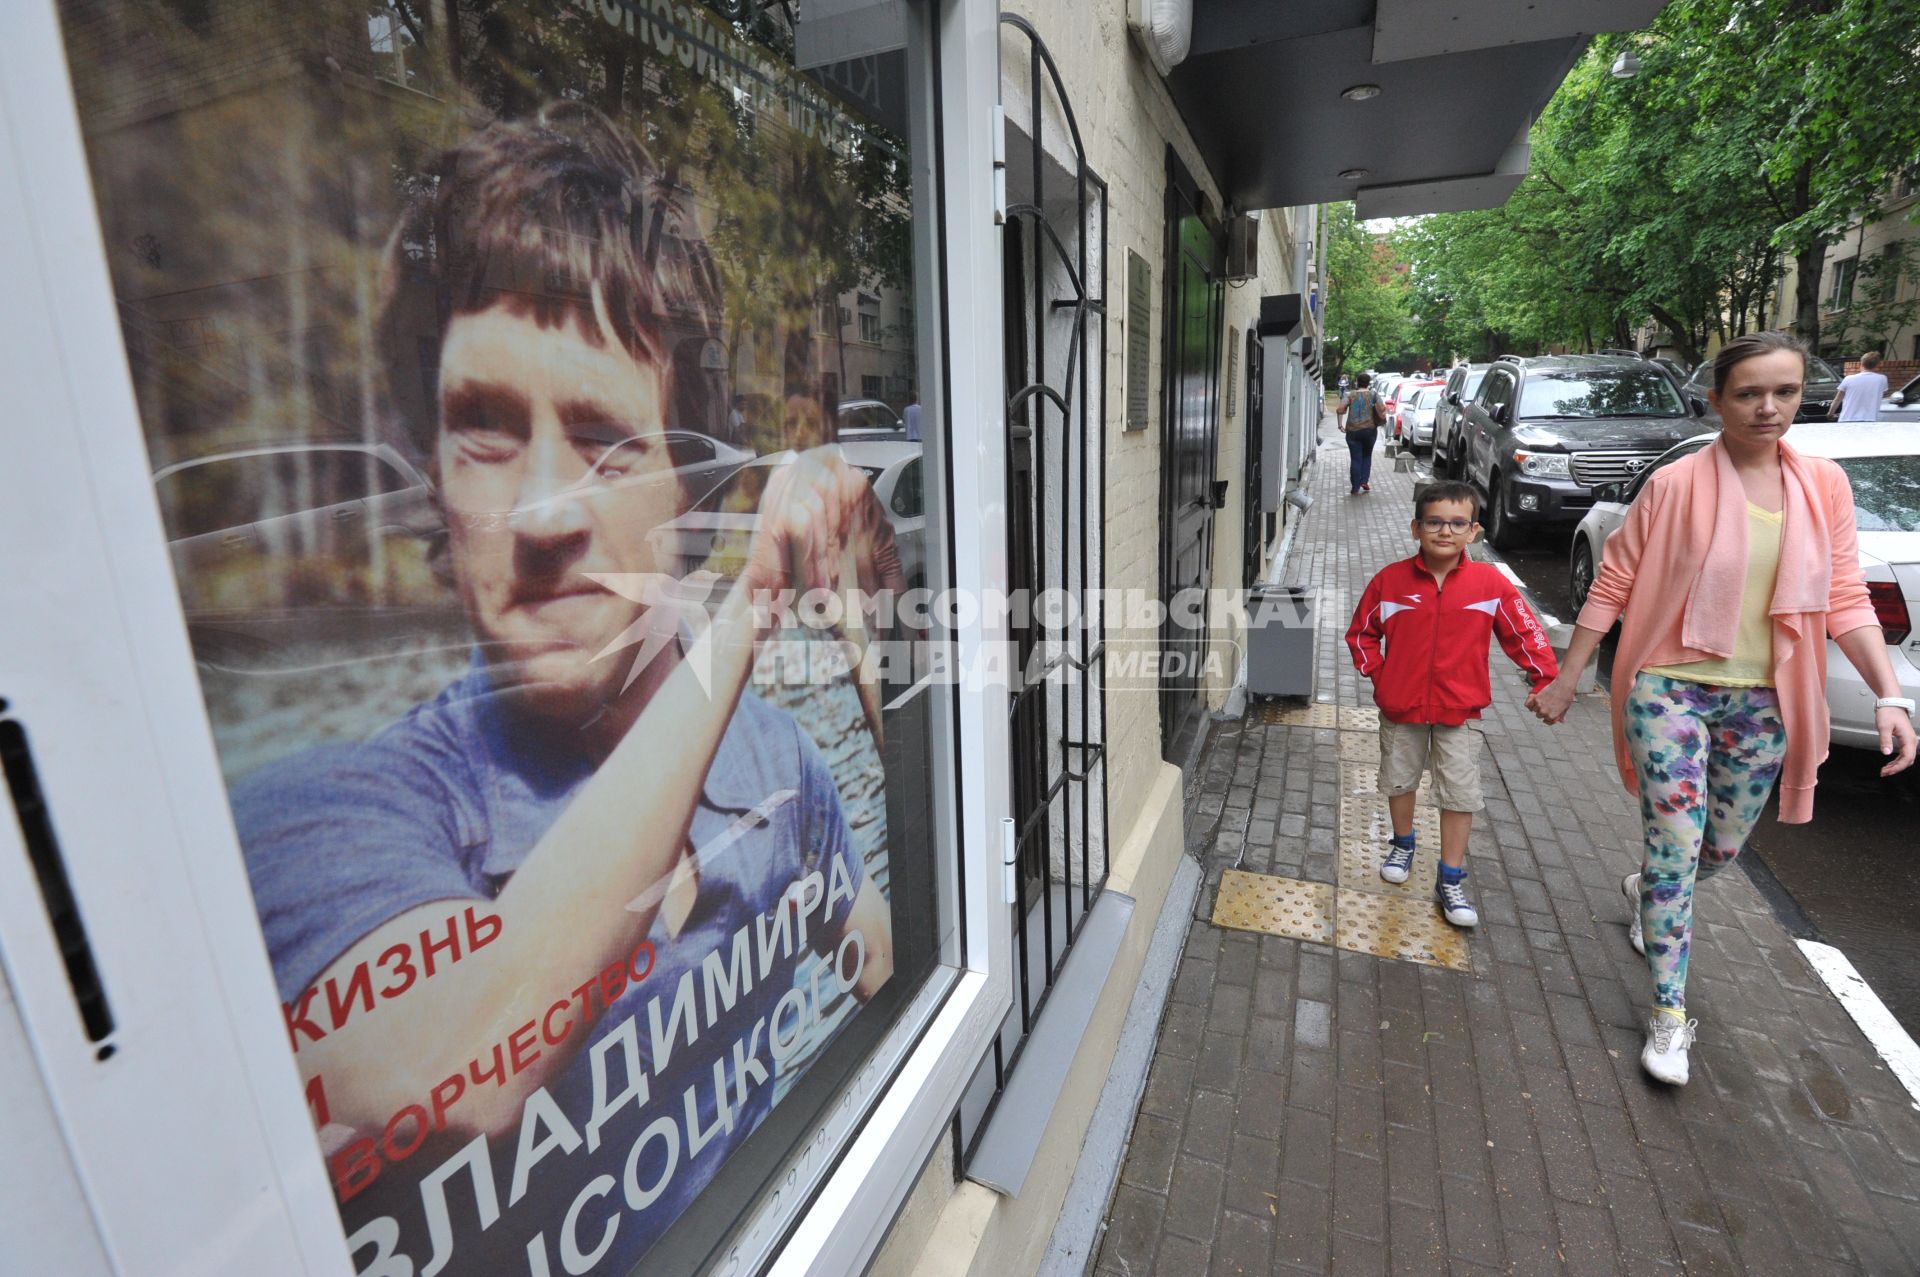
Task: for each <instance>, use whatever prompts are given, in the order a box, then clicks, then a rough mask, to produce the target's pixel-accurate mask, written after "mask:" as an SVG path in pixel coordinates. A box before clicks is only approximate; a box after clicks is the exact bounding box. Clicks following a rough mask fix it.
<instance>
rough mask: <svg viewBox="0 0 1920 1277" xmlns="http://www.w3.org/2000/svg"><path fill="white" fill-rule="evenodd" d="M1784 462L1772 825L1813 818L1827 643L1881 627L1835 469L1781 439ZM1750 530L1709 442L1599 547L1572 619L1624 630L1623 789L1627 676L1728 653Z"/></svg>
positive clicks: (1618, 728)
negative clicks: (1776, 816) (1783, 736)
mask: <svg viewBox="0 0 1920 1277" xmlns="http://www.w3.org/2000/svg"><path fill="white" fill-rule="evenodd" d="M1780 460H1781V464H1782V470H1783V475H1782V478H1783V479H1784V480H1785V483H1784V487H1785V489H1786V505H1785V509H1784V518H1783V519H1782V521H1781V529H1780V571H1779V576H1778V577H1777V579H1776V583H1775V585H1774V595H1773V606H1772V608H1771V609H1770V610H1771V612H1772V614H1773V675H1774V686H1775V687H1776V689H1777V690H1778V691H1779V694H1780V717H1781V719H1782V721H1783V722H1784V723H1785V725H1786V729H1787V756H1786V761H1785V763H1784V765H1783V766H1782V768H1781V772H1780V820H1781V821H1782V823H1785V824H1799V823H1803V822H1805V821H1806V820H1808V819H1810V818H1811V817H1812V816H1813V787H1814V782H1815V780H1816V778H1817V776H1818V774H1819V770H1820V764H1821V763H1823V762H1825V761H1826V757H1827V738H1828V733H1829V730H1830V724H1829V722H1828V717H1827V650H1826V639H1827V637H1828V636H1829V635H1832V636H1838V635H1841V634H1845V633H1847V632H1848V631H1849V630H1855V629H1858V628H1860V627H1861V626H1863V625H1875V624H1877V623H1878V620H1877V618H1876V617H1875V616H1874V611H1873V604H1872V603H1871V602H1870V601H1869V600H1868V597H1867V586H1866V582H1865V580H1864V579H1862V577H1861V575H1860V557H1859V538H1858V534H1857V532H1856V530H1855V528H1854V514H1853V489H1852V488H1851V487H1849V486H1848V484H1847V476H1846V474H1845V472H1843V471H1842V470H1841V469H1840V467H1839V466H1838V465H1836V464H1834V463H1833V462H1832V461H1830V460H1828V459H1826V458H1825V457H1809V456H1804V455H1802V454H1801V453H1800V452H1798V451H1797V450H1795V449H1794V448H1793V447H1792V446H1791V445H1789V444H1787V443H1786V442H1785V441H1782V442H1781V444H1780ZM1746 529H1747V519H1746V494H1745V492H1744V491H1743V490H1742V488H1741V485H1740V477H1739V475H1738V474H1737V473H1736V472H1735V471H1734V468H1733V459H1732V458H1731V457H1730V456H1728V454H1727V450H1726V447H1725V445H1724V444H1723V443H1721V442H1720V441H1718V440H1716V441H1715V442H1714V443H1712V444H1710V445H1709V446H1707V447H1705V448H1702V449H1701V450H1700V451H1699V452H1696V453H1694V454H1693V455H1692V456H1690V457H1687V458H1686V459H1684V460H1681V461H1676V462H1674V463H1673V464H1672V465H1670V466H1668V467H1667V468H1666V469H1664V470H1661V471H1660V472H1659V473H1657V474H1655V475H1654V476H1653V477H1652V478H1651V479H1648V480H1647V483H1646V486H1645V488H1644V489H1643V490H1642V491H1641V493H1640V496H1639V498H1638V499H1637V500H1636V501H1635V502H1634V503H1633V507H1632V509H1631V510H1629V511H1628V513H1627V520H1626V522H1625V523H1624V524H1622V525H1621V527H1620V530H1619V531H1617V532H1615V533H1614V534H1613V535H1612V536H1610V537H1608V538H1607V546H1606V553H1605V556H1604V558H1603V560H1602V562H1601V565H1600V572H1599V575H1598V577H1597V578H1596V579H1595V580H1594V583H1593V589H1592V591H1591V592H1590V593H1589V594H1588V596H1587V603H1586V606H1585V607H1583V608H1582V609H1581V610H1580V618H1579V623H1580V624H1581V625H1583V626H1585V627H1587V628H1588V629H1594V630H1599V631H1601V632H1602V633H1605V632H1606V631H1607V630H1608V629H1610V628H1612V626H1613V623H1614V621H1615V620H1620V621H1621V625H1620V644H1619V647H1618V648H1617V649H1616V651H1615V653H1614V659H1613V753H1614V760H1615V762H1616V763H1617V764H1618V766H1619V768H1620V777H1621V779H1622V780H1623V781H1625V782H1626V787H1627V792H1628V793H1638V792H1639V784H1638V781H1637V779H1636V777H1635V775H1634V771H1633V762H1632V759H1631V758H1629V756H1628V754H1627V736H1626V702H1627V693H1628V692H1629V691H1630V690H1631V689H1632V687H1633V680H1634V677H1635V676H1636V675H1637V674H1639V672H1640V671H1641V670H1643V669H1645V668H1646V667H1647V666H1649V665H1675V664H1681V663H1684V662H1687V661H1699V660H1705V659H1707V658H1709V657H1714V656H1727V655H1730V654H1731V651H1732V647H1733V636H1734V632H1735V630H1736V629H1737V627H1738V625H1739V611H1740V596H1741V592H1742V582H1743V581H1744V579H1745V571H1746V557H1747V546H1746V537H1747V531H1746ZM1623 613H1624V617H1623V616H1622V614H1623Z"/></svg>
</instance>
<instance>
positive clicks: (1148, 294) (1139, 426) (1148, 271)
mask: <svg viewBox="0 0 1920 1277" xmlns="http://www.w3.org/2000/svg"><path fill="white" fill-rule="evenodd" d="M1152 336H1153V268H1152V267H1151V266H1149V265H1147V259H1146V258H1144V257H1142V256H1140V254H1138V253H1136V252H1134V251H1133V250H1132V249H1128V250H1127V425H1126V428H1127V429H1128V430H1145V429H1146V428H1147V404H1148V402H1149V401H1148V396H1147V354H1148V350H1149V346H1148V343H1149V341H1150V340H1151V339H1152Z"/></svg>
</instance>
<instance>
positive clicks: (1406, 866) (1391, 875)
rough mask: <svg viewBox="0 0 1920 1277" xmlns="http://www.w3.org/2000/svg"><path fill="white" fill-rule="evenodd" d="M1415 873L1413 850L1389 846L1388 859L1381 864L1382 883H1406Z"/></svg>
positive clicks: (1389, 844) (1390, 844)
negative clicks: (1410, 875) (1408, 877)
mask: <svg viewBox="0 0 1920 1277" xmlns="http://www.w3.org/2000/svg"><path fill="white" fill-rule="evenodd" d="M1412 872H1413V848H1411V847H1396V846H1395V845H1394V844H1392V843H1388V844H1387V858H1386V859H1385V860H1383V861H1381V862H1380V880H1381V881H1382V882H1405V881H1406V880H1407V876H1408V875H1409V874H1411V873H1412Z"/></svg>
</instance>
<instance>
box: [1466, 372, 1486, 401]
mask: <svg viewBox="0 0 1920 1277" xmlns="http://www.w3.org/2000/svg"><path fill="white" fill-rule="evenodd" d="M1486 377H1487V374H1486V373H1485V371H1481V372H1470V373H1468V374H1467V384H1466V385H1464V386H1462V387H1461V388H1460V397H1461V398H1462V399H1471V398H1473V394H1474V392H1475V391H1476V390H1478V389H1480V383H1481V382H1482V381H1485V380H1486Z"/></svg>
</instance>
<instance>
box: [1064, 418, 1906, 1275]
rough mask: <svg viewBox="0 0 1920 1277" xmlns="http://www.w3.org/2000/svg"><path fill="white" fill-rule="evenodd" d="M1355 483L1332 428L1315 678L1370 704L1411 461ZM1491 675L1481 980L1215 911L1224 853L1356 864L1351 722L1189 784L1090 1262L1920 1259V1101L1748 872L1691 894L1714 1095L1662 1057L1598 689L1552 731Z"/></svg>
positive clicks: (1838, 1265)
mask: <svg viewBox="0 0 1920 1277" xmlns="http://www.w3.org/2000/svg"><path fill="white" fill-rule="evenodd" d="M1346 474H1347V462H1346V449H1345V446H1344V443H1343V442H1342V441H1341V440H1340V438H1339V437H1338V436H1337V435H1336V436H1332V437H1331V438H1329V439H1328V440H1327V442H1326V443H1325V444H1323V446H1322V447H1321V450H1320V454H1319V457H1318V459H1317V461H1316V462H1315V464H1314V466H1313V468H1312V480H1311V483H1312V491H1313V495H1314V504H1313V507H1312V509H1311V510H1310V511H1309V512H1308V514H1307V516H1306V522H1305V523H1304V524H1303V525H1302V527H1301V530H1300V533H1299V541H1298V543H1297V544H1296V547H1295V549H1294V554H1293V559H1292V562H1291V564H1290V566H1289V570H1288V580H1289V581H1291V582H1295V583H1298V584H1302V585H1306V586H1309V587H1311V588H1312V589H1314V590H1315V591H1317V592H1318V593H1319V595H1320V597H1321V599H1322V601H1323V603H1322V612H1321V615H1320V639H1319V655H1318V660H1319V687H1320V689H1321V695H1322V696H1325V695H1327V694H1328V693H1330V692H1331V693H1333V694H1334V699H1335V701H1336V702H1337V703H1338V704H1340V705H1348V706H1353V705H1368V704H1371V699H1370V697H1369V696H1368V695H1367V693H1366V690H1365V685H1364V684H1363V682H1362V681H1361V680H1360V679H1359V678H1358V676H1357V675H1356V674H1355V673H1354V672H1353V669H1352V666H1351V664H1350V663H1349V661H1348V659H1347V655H1346V651H1345V646H1344V644H1343V643H1341V642H1340V635H1341V633H1342V632H1343V631H1344V629H1345V625H1346V621H1347V617H1348V615H1349V612H1350V609H1351V607H1352V602H1353V600H1355V599H1357V598H1358V596H1359V593H1360V591H1361V589H1362V588H1363V587H1364V585H1365V583H1366V581H1367V579H1368V578H1369V577H1371V575H1372V574H1373V573H1374V572H1375V571H1376V570H1377V569H1378V568H1379V567H1380V566H1381V565H1382V564H1383V563H1385V562H1387V561H1388V560H1389V559H1390V558H1393V557H1400V556H1404V555H1407V554H1410V553H1412V550H1413V544H1412V541H1411V539H1410V537H1409V535H1408V532H1407V523H1408V520H1409V519H1410V517H1411V513H1412V491H1413V478H1414V476H1413V475H1412V474H1409V473H1405V472H1396V471H1394V470H1393V468H1392V465H1391V463H1390V462H1388V461H1386V460H1385V458H1384V456H1383V457H1380V458H1377V459H1376V465H1375V468H1374V482H1373V487H1374V491H1373V492H1372V493H1371V494H1369V495H1366V496H1362V497H1349V496H1348V495H1347V491H1346ZM1493 659H1494V673H1495V678H1494V689H1495V691H1494V696H1495V703H1494V705H1493V707H1492V708H1491V709H1490V710H1488V712H1487V714H1486V716H1485V718H1484V719H1483V721H1482V726H1483V729H1484V736H1485V740H1486V752H1485V754H1484V755H1483V757H1482V764H1481V766H1482V777H1483V781H1484V784H1485V788H1486V794H1487V804H1488V806H1487V810H1486V812H1484V813H1483V814H1482V817H1481V818H1480V819H1479V820H1478V821H1477V822H1476V826H1475V829H1474V838H1473V843H1472V848H1471V852H1470V856H1469V867H1470V870H1471V882H1472V884H1473V888H1474V891H1475V894H1476V898H1477V901H1478V903H1479V906H1480V911H1481V918H1482V922H1481V926H1480V927H1479V929H1478V931H1477V932H1476V933H1475V934H1474V935H1473V936H1472V938H1471V941H1470V945H1469V949H1470V953H1471V959H1472V970H1471V972H1470V973H1468V972H1459V971H1452V970H1445V969H1442V968H1440V967H1436V966H1426V965H1415V964H1413V963H1409V962H1403V961H1394V960H1385V959H1381V958H1376V957H1373V956H1370V955H1368V954H1365V953H1357V952H1348V951H1345V950H1341V949H1336V948H1331V947H1328V946H1325V945H1318V944H1310V943H1302V942H1300V941H1296V940H1289V939H1282V938H1279V937H1275V936H1263V935H1258V934H1254V933H1252V932H1249V931H1241V930H1227V929H1223V928H1220V927H1216V926H1215V925H1213V923H1212V922H1211V921H1209V919H1210V918H1211V917H1212V915H1213V909H1214V896H1215V891H1216V888H1217V885H1218V883H1219V880H1220V876H1221V874H1222V873H1223V872H1225V871H1226V870H1228V869H1239V870H1243V871H1249V872H1253V873H1261V874H1276V875H1282V876H1286V877H1293V878H1304V879H1308V880H1312V881H1318V882H1333V881H1335V874H1336V865H1335V855H1336V849H1337V844H1336V837H1337V829H1338V812H1339V807H1340V800H1341V797H1342V782H1341V772H1340V749H1341V745H1340V738H1341V735H1342V733H1340V732H1339V731H1337V730H1335V729H1332V728H1311V727H1295V726H1277V725H1276V726H1269V725H1265V724H1264V723H1263V722H1262V721H1261V718H1262V715H1259V714H1250V715H1248V716H1247V717H1246V718H1244V719H1242V720H1240V721H1237V722H1221V723H1218V724H1216V725H1215V727H1214V730H1213V734H1212V738H1211V740H1210V742H1209V744H1208V747H1207V752H1206V754H1205V756H1204V758H1203V761H1202V763H1201V765H1200V767H1199V768H1198V769H1197V770H1196V774H1195V775H1194V776H1192V777H1190V778H1189V809H1190V811H1191V812H1193V813H1195V814H1193V815H1192V816H1191V817H1190V821H1191V822H1192V824H1191V825H1190V834H1189V839H1188V842H1189V845H1190V846H1192V845H1194V844H1195V842H1196V840H1198V841H1202V842H1204V848H1205V849H1204V856H1205V862H1206V869H1207V885H1206V888H1205V889H1204V890H1203V891H1202V892H1201V896H1200V899H1199V901H1198V904H1197V907H1196V913H1197V917H1196V919H1195V921H1194V922H1193V924H1192V928H1191V931H1190V932H1189V935H1188V938H1187V943H1186V949H1185V953H1184V955H1183V957H1182V959H1181V964H1180V969H1179V972H1178V974H1177V977H1176V979H1175V982H1174V988H1173V991H1172V994H1171V997H1170V1001H1169V1003H1168V1005H1167V1008H1166V1011H1165V1015H1164V1019H1163V1022H1162V1024H1161V1028H1160V1036H1159V1042H1158V1048H1157V1052H1156V1054H1155V1056H1154V1059H1153V1063H1152V1067H1151V1069H1150V1071H1149V1074H1148V1080H1147V1086H1146V1091H1145V1095H1144V1097H1143V1099H1142V1103H1141V1108H1140V1112H1139V1114H1138V1117H1137V1119H1136V1122H1135V1126H1134V1129H1133V1134H1132V1139H1131V1143H1130V1145H1129V1148H1128V1152H1127V1157H1126V1161H1125V1164H1124V1166H1123V1168H1122V1171H1121V1175H1120V1183H1119V1185H1118V1187H1117V1189H1116V1192H1115V1196H1114V1199H1113V1202H1112V1205H1111V1207H1110V1209H1109V1215H1108V1219H1107V1225H1106V1231H1105V1235H1104V1238H1103V1240H1102V1242H1101V1245H1100V1249H1099V1252H1098V1258H1097V1261H1096V1267H1095V1271H1096V1272H1097V1273H1099V1274H1102V1275H1103V1277H1120V1275H1126V1277H1138V1275H1139V1274H1145V1273H1165V1274H1174V1275H1186V1274H1203V1273H1214V1274H1221V1273H1267V1272H1287V1271H1294V1270H1300V1271H1306V1272H1333V1273H1386V1272H1393V1273H1403V1272H1404V1273H1435V1272H1446V1271H1453V1272H1480V1271H1505V1272H1518V1273H1560V1272H1565V1273H1573V1274H1589V1273H1613V1272H1621V1273H1643V1272H1644V1273H1650V1272H1670V1271H1682V1270H1684V1271H1698V1272H1703V1273H1738V1272H1752V1273H1782V1274H1814V1273H1827V1272H1868V1273H1915V1272H1920V1112H1916V1111H1915V1109H1914V1106H1913V1103H1912V1101H1911V1100H1910V1098H1909V1097H1908V1095H1907V1094H1906V1092H1905V1091H1904V1090H1903V1089H1902V1088H1901V1086H1900V1084H1899V1082H1898V1081H1897V1080H1896V1079H1895V1078H1894V1077H1893V1075H1892V1074H1891V1073H1890V1072H1889V1071H1888V1070H1887V1068H1886V1067H1885V1065H1884V1064H1883V1063H1882V1062H1881V1060H1880V1059H1879V1057H1878V1056H1877V1055H1876V1054H1875V1052H1874V1050H1873V1048H1872V1047H1871V1046H1870V1045H1869V1044H1868V1042H1867V1041H1866V1039H1865V1038H1864V1037H1863V1036H1862V1035H1861V1033H1860V1032H1859V1030H1858V1029H1857V1028H1856V1026H1855V1025H1854V1023H1853V1021H1852V1020H1851V1019H1850V1018H1849V1017H1848V1016H1847V1014H1846V1013H1845V1012H1844V1011H1843V1010H1842V1009H1841V1007H1840V1005H1839V1003H1838V1002H1836V1001H1835V1000H1834V998H1833V997H1832V996H1831V995H1830V994H1829V993H1828V992H1827V990H1826V989H1825V987H1824V986H1823V985H1822V984H1821V982H1820V980H1819V979H1818V977H1817V976H1815V975H1814V973H1813V971H1812V970H1811V969H1810V968H1809V967H1808V966H1807V964H1806V962H1805V960H1804V959H1803V958H1802V956H1801V954H1800V951H1799V950H1798V949H1797V948H1796V947H1795V945H1794V943H1793V941H1792V939H1791V937H1790V936H1789V935H1788V933H1787V931H1786V929H1785V928H1784V927H1783V926H1782V925H1781V924H1780V923H1779V922H1778V921H1776V919H1775V917H1774V915H1773V914H1772V913H1771V912H1770V911H1769V909H1768V906H1767V904H1766V902H1765V901H1764V900H1763V898H1762V897H1761V895H1760V893H1759V892H1758V891H1757V890H1756V889H1755V888H1754V886H1753V885H1752V884H1751V883H1750V882H1749V881H1748V880H1747V878H1746V877H1745V875H1744V874H1742V873H1739V872H1736V871H1729V872H1728V873H1726V874H1723V875H1721V876H1720V877H1718V878H1716V879H1715V880H1714V881H1713V882H1712V883H1711V884H1710V885H1708V886H1706V887H1705V888H1703V890H1702V892H1701V894H1700V897H1699V902H1698V905H1697V908H1696V929H1695V934H1694V950H1693V963H1692V971H1691V973H1690V978H1689V982H1688V1006H1689V1011H1690V1013H1691V1014H1692V1015H1694V1016H1696V1017H1698V1019H1699V1021H1700V1038H1699V1041H1698V1043H1697V1044H1696V1045H1695V1047H1694V1050H1693V1057H1692V1064H1693V1080H1692V1082H1691V1084H1690V1085H1688V1086H1687V1087H1685V1088H1683V1089H1680V1090H1674V1089H1671V1088H1667V1087H1663V1086H1661V1085H1659V1084H1657V1083H1654V1082H1652V1081H1650V1080H1648V1079H1647V1078H1646V1077H1645V1076H1644V1074H1643V1073H1642V1072H1641V1069H1640V1062H1639V1053H1640V1045H1641V1040H1642V1039H1641V1032H1642V1024H1643V1022H1644V1017H1645V1014H1646V1009H1647V1007H1648V1006H1649V1005H1650V1001H1651V994H1652V986H1651V981H1650V979H1649V977H1648V975H1647V971H1646V967H1645V964H1644V961H1643V960H1642V959H1641V958H1640V957H1639V956H1638V955H1636V954H1635V953H1634V952H1633V951H1632V949H1631V948H1629V946H1628V943H1627V939H1626V922H1627V907H1626V904H1625V902H1624V901H1623V900H1622V899H1621V897H1620V894H1619V887H1618V883H1619V879H1620V877H1621V875H1623V874H1625V873H1627V872H1629V871H1630V870H1631V869H1633V868H1634V867H1636V866H1637V864H1638V851H1637V848H1638V846H1639V828H1638V826H1639V822H1638V818H1637V813H1636V802H1635V800H1633V799H1630V798H1629V797H1628V796H1627V795H1626V794H1625V793H1624V792H1623V791H1622V790H1621V788H1620V785H1619V782H1618V778H1617V776H1616V774H1615V772H1614V770H1613V762H1612V748H1611V742H1610V738H1609V729H1608V722H1607V705H1606V701H1605V699H1604V698H1603V697H1601V696H1589V697H1583V698H1581V700H1580V702H1579V703H1578V704H1577V705H1576V706H1575V708H1574V710H1573V712H1572V714H1571V715H1570V716H1569V719H1568V721H1567V722H1566V723H1564V724H1561V725H1560V726H1557V727H1547V726H1545V725H1544V724H1541V723H1540V722H1538V720H1536V719H1535V718H1534V717H1533V716H1532V715H1530V714H1528V713H1527V712H1526V711H1525V709H1524V708H1523V706H1522V699H1523V697H1524V695H1525V688H1524V686H1523V685H1522V684H1521V683H1520V682H1519V681H1518V680H1517V678H1516V676H1515V675H1514V674H1513V673H1512V668H1511V665H1510V664H1509V663H1508V662H1507V660H1506V658H1505V656H1504V655H1503V654H1501V653H1500V652H1499V651H1498V649H1497V648H1496V649H1495V652H1494V657H1493ZM1818 819H1819V817H1818V814H1817V812H1816V816H1815V820H1816V822H1817V821H1818Z"/></svg>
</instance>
